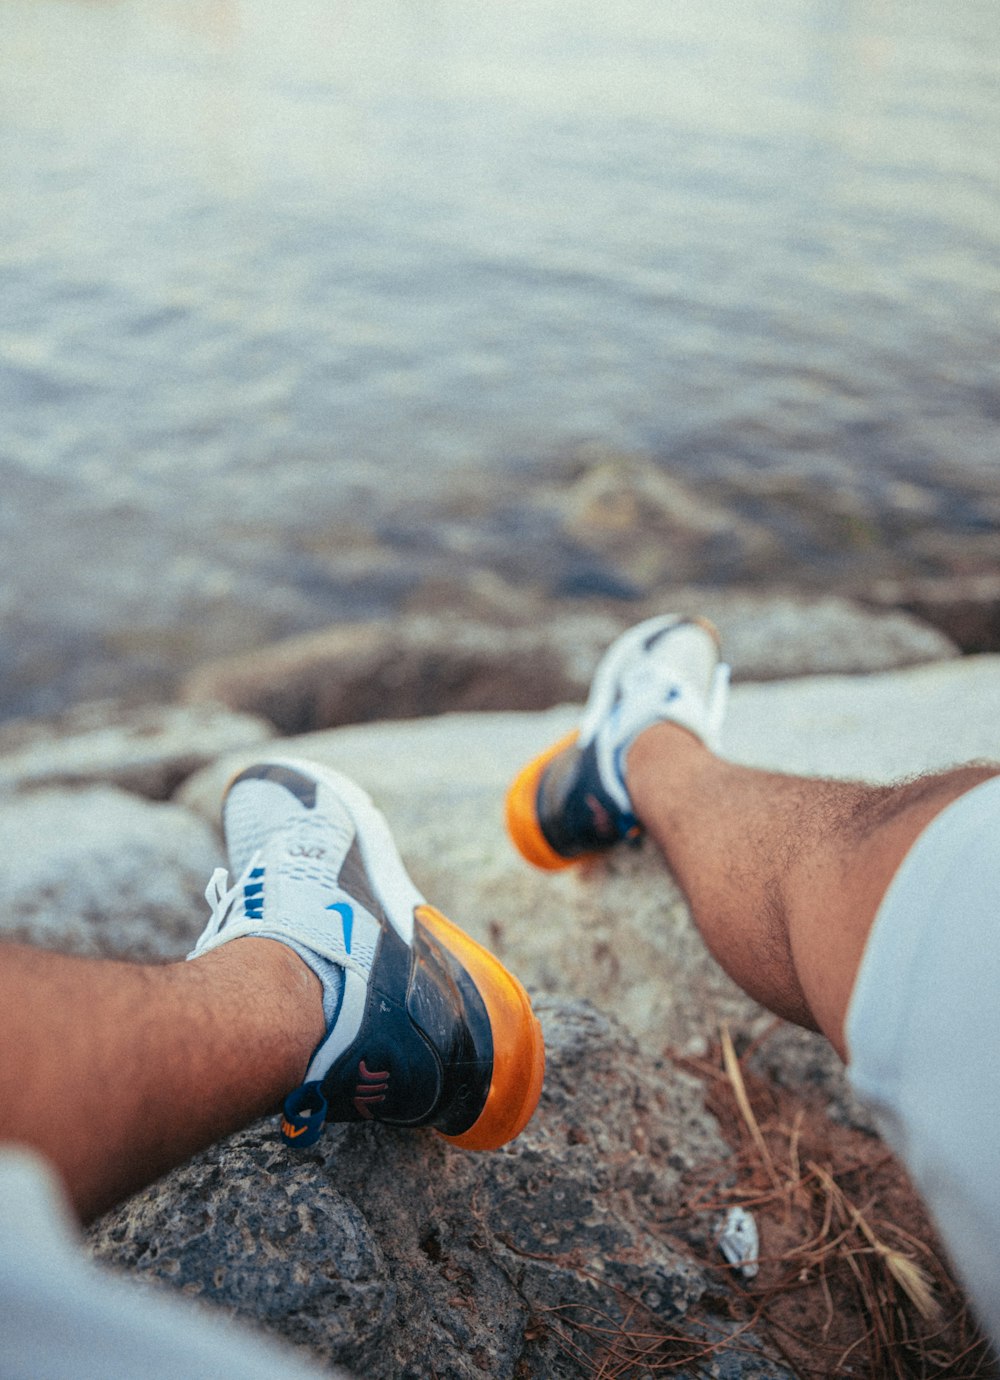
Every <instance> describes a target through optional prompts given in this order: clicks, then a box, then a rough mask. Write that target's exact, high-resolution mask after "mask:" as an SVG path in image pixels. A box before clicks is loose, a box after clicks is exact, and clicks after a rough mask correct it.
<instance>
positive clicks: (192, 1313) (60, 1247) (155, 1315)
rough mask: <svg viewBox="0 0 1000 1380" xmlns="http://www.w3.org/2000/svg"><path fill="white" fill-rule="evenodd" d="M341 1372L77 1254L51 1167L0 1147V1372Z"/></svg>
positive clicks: (287, 1379) (40, 1376) (42, 1375)
mask: <svg viewBox="0 0 1000 1380" xmlns="http://www.w3.org/2000/svg"><path fill="white" fill-rule="evenodd" d="M122 1375H125V1376H149V1377H159V1378H160V1380H166V1378H167V1377H169V1378H170V1380H175V1378H176V1380H182V1377H183V1380H322V1378H323V1377H324V1376H325V1377H327V1380H336V1377H337V1376H340V1377H341V1380H348V1377H347V1376H346V1375H345V1373H344V1372H343V1371H341V1370H336V1369H333V1368H325V1367H317V1368H314V1367H313V1366H311V1365H307V1364H306V1362H305V1361H300V1360H299V1359H298V1358H297V1356H296V1355H295V1353H294V1352H292V1351H291V1350H286V1349H284V1348H279V1346H278V1345H277V1343H276V1342H272V1341H271V1340H270V1339H269V1338H266V1337H264V1336H262V1335H260V1334H256V1333H254V1332H251V1331H250V1330H249V1329H245V1328H242V1327H237V1326H236V1325H235V1324H233V1323H230V1322H228V1321H227V1320H225V1319H223V1318H222V1317H221V1316H212V1315H211V1314H210V1313H209V1311H208V1310H207V1309H205V1308H202V1307H199V1306H198V1304H197V1303H195V1301H194V1300H192V1299H186V1298H182V1297H181V1296H179V1295H177V1294H171V1293H170V1292H169V1291H168V1290H166V1289H160V1290H155V1289H150V1288H144V1287H142V1286H141V1285H139V1284H138V1283H137V1282H136V1281H135V1280H134V1279H128V1278H120V1277H118V1276H116V1275H114V1274H112V1272H111V1271H110V1270H103V1269H100V1268H98V1267H97V1266H96V1265H94V1264H93V1263H92V1262H91V1261H90V1260H88V1259H87V1257H86V1256H85V1255H84V1252H83V1249H82V1248H81V1243H80V1238H79V1233H78V1231H77V1228H76V1226H75V1224H74V1223H73V1222H72V1220H71V1219H70V1216H69V1213H68V1210H67V1207H66V1202H65V1199H64V1197H63V1194H62V1190H61V1188H60V1186H59V1184H58V1183H57V1182H56V1178H55V1175H54V1174H53V1172H52V1171H51V1170H50V1169H49V1168H48V1166H47V1165H46V1164H45V1163H44V1162H43V1161H42V1160H41V1159H39V1157H38V1156H37V1155H35V1154H33V1153H31V1152H29V1151H27V1150H23V1149H21V1148H20V1147H16V1146H10V1145H0V1376H2V1377H3V1380H107V1377H108V1376H122Z"/></svg>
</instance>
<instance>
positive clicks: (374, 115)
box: [0, 0, 1000, 716]
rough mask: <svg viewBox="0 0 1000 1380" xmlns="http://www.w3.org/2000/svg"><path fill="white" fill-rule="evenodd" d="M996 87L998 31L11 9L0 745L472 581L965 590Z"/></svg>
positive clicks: (279, 9)
mask: <svg viewBox="0 0 1000 1380" xmlns="http://www.w3.org/2000/svg"><path fill="white" fill-rule="evenodd" d="M998 77H1000V13H998V11H997V8H996V5H995V3H994V0H956V3H955V4H954V5H950V6H942V5H940V4H938V3H934V2H933V0H906V3H903V0H898V2H896V0H866V3H864V4H862V3H851V2H849V0H839V2H837V0H772V2H771V3H768V4H764V3H763V0H757V3H752V4H744V5H739V6H734V5H731V4H728V3H722V0H704V3H700V4H698V5H697V6H681V5H678V4H674V3H665V0H623V2H622V3H621V4H618V5H615V6H607V5H603V4H598V3H596V0H576V2H575V3H573V4H570V3H568V0H563V2H562V3H560V0H525V2H524V3H514V4H512V5H510V6H485V5H482V6H469V5H467V4H464V3H463V4H460V3H458V0H426V3H417V4H414V3H413V0H405V3H404V0H383V3H380V4H379V6H378V7H376V8H373V7H372V6H371V5H369V4H361V3H343V2H341V3H338V2H337V0H322V3H320V0H300V2H299V3H292V4H289V5H287V6H276V5H273V4H272V3H270V0H214V3H201V4H197V3H194V0H120V2H119V3H88V4H79V3H65V2H64V3H54V0H7V3H5V4H4V5H3V6H2V7H0V361H2V362H0V538H2V540H0V678H2V679H0V716H2V715H6V714H11V713H17V712H41V711H47V710H49V709H53V708H57V707H59V706H60V705H61V704H63V703H65V702H67V701H68V700H70V699H72V698H74V697H76V696H78V695H81V694H94V693H107V692H109V691H113V690H116V689H121V688H128V687H129V686H131V685H139V684H144V683H147V682H148V683H149V684H150V685H153V684H159V683H161V682H162V681H163V679H164V677H169V675H170V673H171V672H172V671H176V670H180V669H183V667H184V666H186V665H187V664H189V663H190V662H191V661H192V660H196V659H198V658H199V657H201V656H204V655H206V654H209V653H210V652H211V651H212V650H213V649H220V650H227V649H231V648H235V647H241V646H246V645H254V643H255V642H256V641H257V640H259V639H260V638H262V637H272V636H279V635H282V634H284V633H287V632H291V631H294V630H297V629H300V628H305V627H310V626H316V625H319V624H322V623H325V622H327V621H330V620H331V619H334V618H338V617H358V616H365V615H366V614H369V613H377V612H385V611H390V610H395V609H399V608H400V607H404V606H405V605H406V601H407V600H408V599H410V598H412V597H413V595H414V592H415V591H418V590H419V589H420V588H421V586H422V585H424V584H426V582H427V581H428V580H429V579H445V580H450V581H451V582H453V583H457V584H461V582H462V581H463V579H471V578H472V577H473V576H474V575H475V574H476V572H478V571H481V570H486V571H490V572H495V573H498V574H499V575H500V576H501V577H502V578H503V579H504V580H506V581H508V582H510V583H511V584H514V585H516V584H517V583H518V582H522V583H524V582H528V583H530V584H531V585H532V586H533V587H535V588H538V589H541V590H542V591H543V592H544V591H545V590H551V591H553V592H562V593H567V592H568V593H571V594H576V595H578V596H580V597H584V596H586V595H587V594H590V593H597V594H611V595H618V596H622V597H627V596H628V595H630V594H633V593H636V592H639V593H648V592H650V591H656V590H658V589H660V588H664V589H666V588H669V585H670V583H671V581H672V580H675V579H692V578H694V579H701V580H742V581H746V580H757V581H759V580H766V579H770V578H780V579H789V578H790V579H793V580H802V581H805V582H809V581H810V580H811V581H813V582H815V581H816V580H817V579H819V580H820V581H828V580H833V581H834V582H836V581H838V580H848V579H849V578H850V577H851V573H852V571H855V572H856V571H860V572H861V574H862V576H864V575H865V573H866V571H868V570H869V569H871V570H872V571H873V572H874V573H881V572H888V573H898V572H899V571H904V572H905V571H907V570H925V571H926V570H929V571H935V570H950V569H966V568H974V569H979V568H982V567H983V566H984V564H988V563H989V562H990V559H991V554H990V553H991V547H990V543H991V542H992V541H993V539H994V537H995V534H996V529H997V523H998V519H1000V484H998V473H997V421H998V417H1000V349H998V346H1000V253H998V251H1000V81H998ZM622 457H624V459H622ZM595 472H597V473H598V480H599V481H600V482H598V483H597V491H598V495H600V494H601V493H602V492H603V493H604V495H605V499H606V497H607V491H608V483H610V487H611V490H612V491H614V490H615V488H616V486H617V485H618V484H619V481H620V482H621V484H622V485H624V486H625V488H626V489H628V488H629V486H632V487H631V489H630V490H629V491H630V492H631V491H632V490H634V489H635V487H636V485H638V489H639V490H641V492H640V494H639V498H638V499H637V500H636V501H635V503H634V504H633V511H632V517H631V518H629V516H628V514H626V515H625V517H621V515H619V517H618V518H616V519H615V521H614V522H612V524H611V528H610V530H605V527H606V524H604V523H603V521H602V519H601V517H600V512H601V511H603V509H602V508H601V504H602V503H603V502H604V501H605V499H600V497H599V498H598V500H597V509H596V512H595V508H594V500H593V499H592V498H588V492H589V491H588V492H584V493H583V495H582V497H581V493H580V486H581V484H583V485H584V489H585V490H586V483H587V482H589V481H588V476H592V475H593V474H594V473H595ZM636 473H638V474H639V478H638V479H636V477H635V476H636ZM664 473H665V474H667V475H668V476H670V477H673V478H677V479H680V480H681V481H683V483H684V484H685V485H686V486H687V487H686V488H685V490H684V495H685V496H686V497H687V498H690V500H691V501H692V502H693V503H694V504H695V505H703V506H704V510H705V511H706V512H708V513H710V514H715V515H716V516H717V517H718V515H722V517H720V518H719V520H718V521H715V519H712V520H709V521H702V522H699V521H697V520H695V521H693V526H692V523H691V522H688V521H687V518H686V517H685V515H684V512H683V511H680V510H681V509H682V508H683V504H682V503H680V500H679V499H677V497H676V495H675V496H674V498H671V497H670V496H669V495H667V496H666V497H663V495H660V497H659V498H657V499H656V500H655V502H654V503H653V508H654V509H655V511H654V513H653V517H652V518H649V504H648V503H647V502H646V500H645V498H644V497H643V494H645V492H646V489H648V487H649V483H648V481H649V476H650V475H653V476H654V477H655V476H656V475H658V474H664ZM608 474H610V480H608V479H607V475H608ZM602 475H603V476H604V480H603V481H601V476H602ZM601 482H604V484H605V487H604V489H603V490H601ZM675 500H676V501H675ZM588 503H590V508H589V509H588V508H587V505H588ZM581 504H582V505H583V508H584V510H585V511H584V514H583V517H582V518H581V517H580V506H581ZM664 505H665V509H664ZM678 505H679V506H678ZM665 510H666V516H664V512H665ZM831 513H832V517H831V516H830V514H831ZM727 516H728V519H730V520H731V522H732V525H733V531H734V532H735V533H736V538H735V540H730V539H729V538H728V536H727V533H726V530H725V521H723V519H724V518H726V517H727ZM616 523H617V525H616ZM713 523H714V525H713ZM747 523H750V525H751V527H752V529H753V532H752V533H751V535H750V536H747V535H746V524H747ZM588 524H589V525H588ZM664 524H665V526H664ZM681 530H683V532H685V533H688V532H693V535H691V537H690V540H689V541H687V542H686V544H683V543H678V542H676V541H675V542H674V545H673V546H672V547H671V554H670V556H669V559H668V558H667V557H666V556H664V557H662V558H660V557H658V556H656V554H655V553H656V550H657V546H656V543H657V541H658V540H661V539H662V543H667V540H668V538H671V539H672V538H674V537H676V533H677V532H678V531H681ZM595 533H596V535H595ZM682 546H683V559H681V556H680V555H676V554H673V553H675V552H679V551H681V547H682ZM647 548H648V549H647ZM636 550H641V552H643V553H645V554H643V556H642V559H641V560H640V559H638V557H636V555H635V552H636ZM873 551H874V552H875V553H877V557H878V558H877V559H875V557H873V554H872V553H873Z"/></svg>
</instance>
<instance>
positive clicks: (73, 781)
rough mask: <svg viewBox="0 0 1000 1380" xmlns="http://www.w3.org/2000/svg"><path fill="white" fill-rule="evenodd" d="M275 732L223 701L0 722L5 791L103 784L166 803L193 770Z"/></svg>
mask: <svg viewBox="0 0 1000 1380" xmlns="http://www.w3.org/2000/svg"><path fill="white" fill-rule="evenodd" d="M273 734H274V730H273V729H272V728H271V726H270V725H269V724H267V723H265V722H264V720H263V719H260V718H256V717H254V716H251V715H249V714H236V713H233V712H232V711H231V710H228V709H224V708H222V706H220V705H209V704H200V705H190V706H182V705H151V706H148V707H147V708H144V709H133V710H127V711H126V710H122V709H120V708H118V707H116V706H115V705H114V704H110V703H108V702H98V703H94V704H90V705H85V706H82V707H81V708H79V709H76V710H74V711H73V712H72V713H70V714H67V715H66V716H65V717H64V718H62V719H59V720H56V721H53V722H50V723H33V722H25V721H19V722H12V723H8V724H5V725H3V726H2V727H0V792H2V791H5V790H18V789H21V788H23V787H25V786H43V785H44V786H76V785H89V784H93V783H96V782H105V783H107V784H108V785H112V786H120V787H121V788H122V789H123V790H127V791H135V792H136V793H137V794H138V795H144V796H148V797H149V798H150V799H151V800H166V799H167V798H168V797H169V796H170V794H171V792H172V791H174V790H175V789H176V787H177V786H178V785H179V784H180V782H181V781H183V780H184V778H185V777H186V776H190V775H191V773H192V772H193V771H196V770H197V769H198V768H199V767H203V766H204V765H205V764H206V763H207V762H211V761H213V760H214V759H215V758H216V757H219V756H221V755H222V754H223V753H227V752H237V751H239V750H240V749H241V748H255V747H259V746H260V745H261V744H263V743H265V742H266V741H267V740H268V739H269V738H271V737H273Z"/></svg>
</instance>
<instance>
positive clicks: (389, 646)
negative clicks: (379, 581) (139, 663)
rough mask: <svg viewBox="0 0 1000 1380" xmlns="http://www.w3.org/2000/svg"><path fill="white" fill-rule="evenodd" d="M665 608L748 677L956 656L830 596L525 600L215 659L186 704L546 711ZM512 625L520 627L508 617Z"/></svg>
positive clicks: (308, 710)
mask: <svg viewBox="0 0 1000 1380" xmlns="http://www.w3.org/2000/svg"><path fill="white" fill-rule="evenodd" d="M664 607H671V608H676V609H677V610H678V611H680V612H687V613H702V614H704V615H706V616H708V617H709V618H711V619H712V620H713V621H714V622H716V623H717V624H718V626H719V628H720V630H721V632H722V635H723V645H724V646H725V648H726V656H727V658H728V659H729V661H730V662H731V664H732V667H733V671H734V677H735V678H736V679H743V680H762V679H775V678H778V677H782V676H791V675H804V674H813V673H820V672H831V671H837V672H842V673H857V672H862V671H864V672H869V671H877V670H885V669H888V668H891V667H897V666H906V665H911V664H915V663H918V662H922V661H931V660H940V659H943V658H945V657H949V656H954V655H956V654H957V653H956V648H955V646H954V644H953V643H951V642H949V640H948V639H947V638H946V637H945V636H944V635H943V634H942V633H940V632H937V631H936V630H935V629H933V628H930V627H928V626H927V625H926V624H922V623H920V622H918V621H917V620H916V619H915V618H913V617H911V616H910V615H908V614H905V613H900V612H896V611H888V612H877V611H873V610H871V609H864V608H862V607H860V606H859V605H857V604H851V603H849V602H848V601H846V600H844V599H837V598H833V597H828V598H813V599H802V598H795V597H792V596H755V595H743V594H739V595H726V594H721V593H705V592H703V591H691V590H688V591H674V593H673V594H671V595H670V597H669V599H668V600H667V602H666V603H665V604H664V603H658V604H653V603H650V602H647V603H644V604H635V605H629V606H628V607H627V608H623V606H622V605H621V604H618V605H611V606H606V607H605V609H604V610H603V611H594V612H589V613H584V612H579V611H572V610H569V609H565V608H564V609H561V610H560V611H559V612H558V613H557V614H553V612H552V610H551V608H548V609H545V610H539V611H537V616H532V611H531V607H530V605H526V604H525V602H524V600H523V599H522V600H521V601H519V603H518V605H517V607H516V609H514V610H508V611H507V613H508V617H507V619H506V621H505V620H504V619H503V618H502V617H501V616H500V614H499V611H498V617H497V620H496V621H493V622H490V621H486V620H485V619H483V620H475V619H469V618H461V617H455V616H454V615H453V614H451V613H448V612H446V611H443V612H441V613H439V614H437V615H433V614H429V613H428V614H422V615H420V616H413V617H410V618H408V619H407V620H406V621H405V622H393V623H388V622H386V623H367V624H344V625H340V626H337V627H333V628H329V629H327V630H325V631H323V632H319V633H312V634H309V635H307V636H304V637H297V638H292V639H290V640H288V641H286V642H280V643H276V644H274V645H273V646H271V647H265V648H261V649H259V650H257V651H255V652H254V653H253V654H252V655H248V656H239V657H231V658H228V659H224V660H221V661H218V662H213V663H209V664H207V665H205V666H203V667H201V668H200V669H199V670H198V671H196V672H194V673H193V674H192V675H190V676H189V677H188V678H187V679H186V680H185V682H184V683H183V686H182V695H183V697H184V698H185V699H186V700H187V701H189V702H191V703H199V702H202V701H218V702H220V703H223V704H227V705H229V706H230V707H231V708H232V709H234V710H239V711H246V712H252V713H254V714H260V715H264V716H265V717H266V718H268V719H269V720H270V721H271V722H272V723H274V724H276V725H277V727H278V728H279V729H280V730H281V731H282V732H283V733H289V734H292V733H303V732H307V731H309V730H311V729H318V728H328V727H333V726H337V725H340V724H349V723H366V722H371V721H373V720H386V719H403V718H415V717H420V716H423V715H427V714H438V713H442V712H464V711H471V710H491V709H544V708H548V707H549V706H551V705H554V704H558V703H561V702H563V701H567V700H577V699H582V698H584V697H585V696H586V693H587V689H588V686H589V684H590V678H591V676H592V674H593V671H594V667H595V666H596V664H597V662H598V660H599V658H600V656H601V654H602V653H603V651H604V649H605V648H606V647H607V645H608V643H609V642H611V641H612V640H613V639H614V638H615V637H616V636H617V635H618V633H620V632H622V631H623V630H624V629H625V628H626V627H628V626H629V625H630V624H631V623H634V622H636V621H637V620H638V619H640V618H642V617H645V616H648V615H651V614H653V613H660V612H662V611H663V609H664ZM511 619H516V621H513V622H512V621H510V620H511Z"/></svg>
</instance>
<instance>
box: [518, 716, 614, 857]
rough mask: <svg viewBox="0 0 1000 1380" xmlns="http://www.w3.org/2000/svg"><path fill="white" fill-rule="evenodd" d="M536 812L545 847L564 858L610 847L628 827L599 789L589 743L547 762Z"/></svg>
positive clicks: (592, 748) (594, 761)
mask: <svg viewBox="0 0 1000 1380" xmlns="http://www.w3.org/2000/svg"><path fill="white" fill-rule="evenodd" d="M536 812H537V815H538V823H539V825H540V827H541V830H542V833H543V834H544V836H545V839H546V841H547V842H548V844H549V846H550V848H553V849H554V850H555V852H557V853H558V854H559V855H560V857H563V858H577V857H579V856H580V855H581V854H584V853H597V852H600V851H601V850H602V849H604V848H611V847H612V846H613V845H614V844H616V843H620V842H621V840H622V839H623V838H624V837H625V835H626V834H627V833H628V831H629V828H630V827H631V825H632V823H633V821H632V820H631V819H630V818H626V817H625V816H624V815H623V814H622V812H621V811H620V810H619V808H618V806H617V805H616V804H615V802H614V801H613V800H612V799H611V797H610V796H609V795H608V794H607V792H606V791H605V790H604V787H603V786H602V785H601V778H600V775H599V773H598V770H597V751H596V749H595V747H594V745H593V743H588V745H587V746H586V747H585V748H584V749H583V750H582V751H581V750H580V749H579V748H575V747H571V748H567V749H566V751H565V752H561V753H560V754H559V755H558V756H557V757H554V758H553V759H552V761H551V762H550V763H549V765H548V766H547V767H546V769H545V771H544V772H543V774H542V779H541V781H540V782H539V783H538V797H537V805H536Z"/></svg>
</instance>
